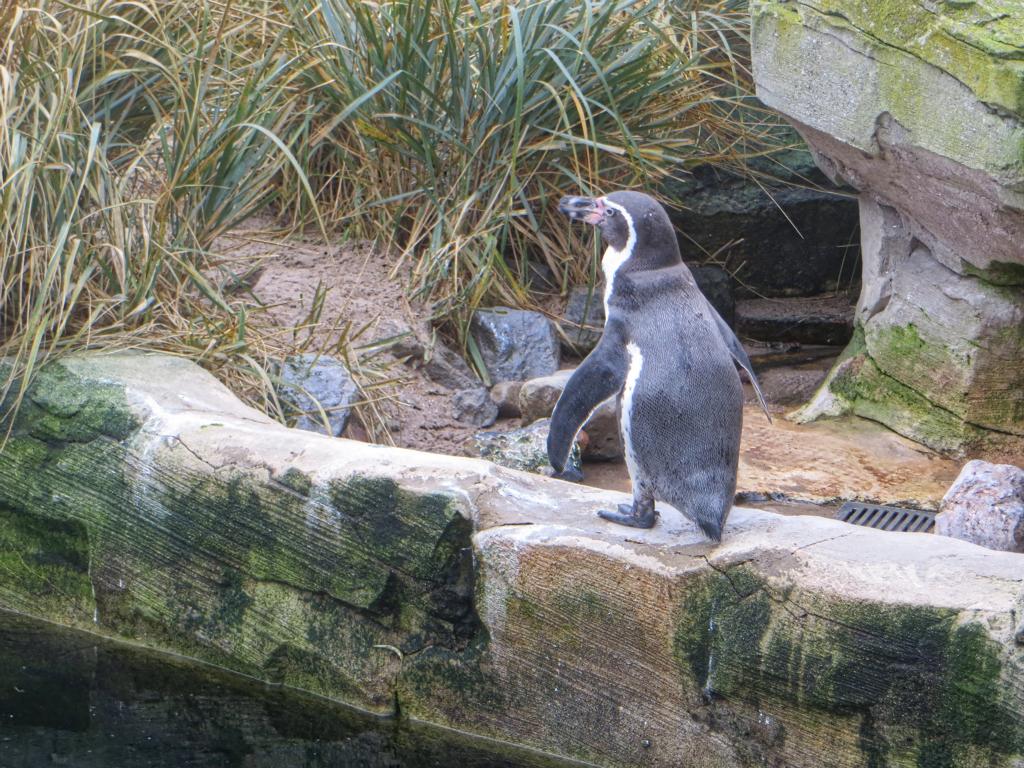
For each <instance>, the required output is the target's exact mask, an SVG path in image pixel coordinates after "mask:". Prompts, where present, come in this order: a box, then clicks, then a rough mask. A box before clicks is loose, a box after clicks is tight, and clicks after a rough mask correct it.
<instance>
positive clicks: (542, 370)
mask: <svg viewBox="0 0 1024 768" xmlns="http://www.w3.org/2000/svg"><path fill="white" fill-rule="evenodd" d="M470 331H471V333H472V335H473V339H474V340H475V341H476V344H477V347H478V348H479V350H480V355H481V357H482V358H483V362H484V366H485V367H486V368H487V373H488V375H489V376H490V378H491V381H492V383H497V382H499V381H525V380H527V379H532V378H536V377H537V376H547V375H548V374H551V373H554V372H555V371H557V370H558V361H559V345H558V335H557V334H556V333H555V329H554V326H553V325H552V324H551V321H550V320H548V319H547V318H546V317H545V316H544V315H542V314H541V313H540V312H532V311H528V310H523V309H508V308H507V307H495V308H494V309H478V310H477V311H476V312H474V313H473V320H472V324H471V328H470Z"/></svg>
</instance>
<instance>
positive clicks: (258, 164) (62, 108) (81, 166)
mask: <svg viewBox="0 0 1024 768" xmlns="http://www.w3.org/2000/svg"><path fill="white" fill-rule="evenodd" d="M215 7H217V8H220V10H219V11H215V10H214V8H215ZM254 42H256V43H258V45H255V46H254V45H253V44H254ZM0 46H2V47H0V355H2V356H5V357H8V358H9V359H10V360H11V361H13V363H14V365H13V368H12V369H11V375H10V377H9V378H8V379H7V380H6V381H4V382H0V386H2V390H0V400H5V399H6V400H7V402H14V403H17V402H19V401H20V398H21V396H23V394H24V390H25V388H26V387H27V386H28V384H29V382H30V381H31V379H32V376H33V373H34V372H35V370H36V369H37V368H38V367H39V366H40V365H41V364H43V363H44V362H45V361H47V360H48V359H50V358H52V357H54V356H55V355H59V354H62V353H65V352H68V351H79V350H86V349H96V348H147V349H158V350H161V351H164V352H168V353H171V354H177V355H182V356H186V357H189V358H191V359H193V360H196V361H198V362H200V363H201V364H203V365H205V366H206V367H208V368H210V369H212V370H214V372H216V373H217V374H218V375H219V376H220V377H221V378H222V379H224V380H226V381H228V383H229V384H231V385H232V386H233V388H234V389H235V390H236V391H238V392H239V393H241V394H242V395H243V396H245V397H247V399H249V400H250V402H253V403H255V404H257V405H259V406H261V407H263V408H264V409H265V410H267V411H269V412H271V413H277V414H279V413H280V407H279V405H278V404H277V402H276V400H275V398H274V387H273V380H272V375H273V364H272V361H273V360H274V359H280V358H281V357H284V356H285V355H287V354H289V353H293V352H296V351H301V349H297V348H296V344H295V339H294V337H293V338H288V335H287V334H285V333H275V332H272V331H270V330H268V329H265V328H263V327H262V326H261V322H260V312H261V308H260V307H259V306H258V305H257V304H256V303H255V302H253V301H252V300H251V298H250V297H247V296H245V295H244V294H239V293H237V292H231V291H227V290H225V289H224V288H223V287H222V286H223V284H224V283H225V282H227V281H225V280H218V279H216V276H217V275H218V274H222V273H223V265H222V264H221V260H220V259H218V257H217V256H216V255H215V254H213V253H211V252H210V250H209V248H210V245H211V243H212V242H213V241H214V239H215V238H216V237H217V236H218V235H220V234H222V233H224V232H225V231H227V230H229V229H231V228H232V227H233V226H235V225H236V224H238V223H239V222H241V221H242V220H244V219H246V218H248V217H249V216H251V215H252V214H254V213H256V212H257V211H259V210H261V209H262V208H264V207H265V206H266V205H267V204H268V203H270V202H272V201H273V199H274V196H275V194H276V189H277V187H276V186H275V184H274V183H273V179H274V178H275V177H276V176H277V175H279V174H280V173H281V171H282V169H283V168H284V167H285V166H288V167H289V168H290V170H291V173H292V174H293V176H294V177H295V178H297V179H298V180H299V185H300V186H302V185H303V184H304V176H303V173H302V169H301V168H300V167H299V166H297V164H296V161H295V157H294V155H293V154H292V151H291V147H292V145H293V142H294V139H295V138H296V136H297V135H298V133H297V131H298V130H299V127H300V126H301V119H298V118H297V117H296V115H295V113H294V110H293V106H294V105H295V104H296V102H295V101H294V99H293V90H294V89H293V88H292V82H291V81H292V78H293V77H294V72H295V71H296V68H295V66H294V62H293V61H292V59H291V56H290V54H289V53H288V52H287V51H286V50H285V47H284V46H283V44H282V30H281V29H280V28H278V29H274V28H273V27H272V26H268V25H266V24H264V23H263V19H262V18H261V17H259V16H246V12H245V8H244V6H241V9H240V7H234V8H233V7H232V6H231V4H230V3H228V4H227V7H226V8H225V7H221V6H214V4H212V3H205V2H200V3H196V2H185V1H184V0H181V1H178V2H175V1H172V2H162V1H160V0H144V1H141V2H140V1H139V0H132V1H131V2H128V1H124V2H122V1H120V0H118V1H115V2H111V1H104V0H89V1H88V2H84V3H82V4H81V5H77V6H72V5H69V4H66V3H62V2H48V0H38V1H37V2H36V3H34V4H32V5H28V6H19V7H17V8H16V9H15V10H14V11H13V12H12V13H11V18H10V19H9V23H8V26H7V28H6V31H5V33H4V37H3V39H2V40H0ZM227 269H230V266H229V267H227ZM315 321H316V318H311V320H310V322H315ZM11 396H13V397H11Z"/></svg>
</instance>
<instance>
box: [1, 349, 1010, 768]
mask: <svg viewBox="0 0 1024 768" xmlns="http://www.w3.org/2000/svg"><path fill="white" fill-rule="evenodd" d="M623 500H625V497H624V496H623V495H621V494H613V493H608V492H604V491H598V490H594V489H589V488H584V487H579V486H575V485H570V484H568V483H562V482H559V481H555V480H550V479H547V478H543V477H538V476H532V475H525V474H522V473H518V472H514V471H511V470H506V469H502V468H499V467H495V466H494V465H492V464H489V463H487V462H484V461H480V460H470V459H461V458H454V457H448V456H433V455H428V454H420V453H416V452H412V451H404V450H398V449H388V448H382V447H376V446H371V445H366V444H362V443H356V442H352V441H348V440H343V439H342V440H338V439H332V438H328V437H325V436H321V435H316V434H312V433H309V432H302V431H299V430H288V429H285V428H283V427H281V426H279V425H277V424H275V423H273V422H271V421H269V420H268V419H266V418H265V417H263V416H262V415H260V414H258V413H256V412H255V411H253V410H251V409H249V408H246V407H244V406H242V405H241V404H240V403H239V402H238V401H237V400H236V399H234V398H233V397H232V396H231V395H230V394H229V393H228V392H227V391H226V390H225V389H224V388H223V387H221V386H220V385H219V384H218V383H217V382H216V381H214V380H213V378H212V377H211V376H209V375H208V374H205V373H203V372H201V371H199V370H198V369H197V368H194V367H193V366H191V365H190V364H188V363H186V362H184V361H181V360H178V359H174V358H166V357H160V356H153V355H146V356H144V355H112V356H103V357H95V358H67V359H65V360H64V361H63V362H62V363H60V364H55V365H51V366H50V367H49V368H47V369H45V370H44V371H43V372H41V373H40V374H39V375H38V378H37V379H36V381H35V383H34V384H33V386H32V387H31V388H30V390H29V392H28V394H27V398H26V400H25V402H24V403H23V404H22V407H21V410H20V412H19V415H18V418H17V422H16V423H15V424H14V425H13V432H12V433H11V436H10V438H9V439H8V441H7V443H6V444H5V445H4V447H3V450H2V452H0V607H2V608H9V609H14V610H17V611H21V612H24V613H27V614H31V615H33V616H38V617H42V618H46V619H50V620H53V621H57V622H59V623H61V624H66V625H70V626H75V627H80V628H87V629H89V630H91V631H93V632H98V633H101V634H104V635H110V636H114V637H121V638H130V639H132V640H134V641H137V642H140V643H142V644H145V645H149V646H153V647H155V648H158V649H161V650H165V651H173V652H175V653H177V654H180V655H183V656H185V657H190V658H193V659H200V660H204V661H209V662H214V663H216V664H218V665H220V666H222V667H224V668H227V669H230V670H235V671H238V672H243V673H246V674H248V675H251V676H253V677H255V678H257V679H259V680H265V681H271V682H274V683H279V684H282V685H284V686H288V687H293V688H301V689H305V690H309V691H313V692H316V693H319V694H322V695H324V696H327V697H330V698H332V699H337V700H341V701H345V702H348V703H351V704H355V705H358V706H361V707H364V708H366V709H369V710H372V711H375V712H379V713H391V712H394V711H395V707H396V705H397V706H398V708H399V709H400V711H401V713H402V714H403V716H407V717H410V718H413V719H416V720H423V721H429V722H433V723H439V724H443V725H447V726H452V727H454V728H457V729H460V730H463V731H467V732H471V733H476V734H483V735H487V736H492V737H497V738H500V739H503V740H509V741H513V742H518V743H521V744H526V745H530V746H534V747H539V748H541V749H544V750H547V751H549V752H552V753H555V754H559V755H564V756H571V757H575V758H582V759H585V760H588V761H591V762H593V763H595V764H597V765H603V766H623V767H624V766H632V767H636V766H641V767H642V766H672V767H673V768H679V767H682V768H689V767H692V768H697V766H700V767H701V768H707V767H708V766H721V768H726V767H727V766H728V767H729V768H734V767H735V766H755V765H757V766H761V765H785V766H796V767H800V766H806V767H807V768H811V767H812V766H813V767H814V768H818V767H819V766H822V765H830V766H840V767H846V766H850V767H851V768H852V767H853V766H871V765H929V766H965V767H966V766H977V765H986V766H1003V767H1005V768H1009V767H1010V766H1017V765H1020V761H1021V759H1022V758H1024V648H1022V647H1021V646H1020V645H1018V643H1017V641H1015V639H1014V638H1015V634H1016V635H1018V636H1021V637H1024V631H1022V629H1021V627H1020V624H1021V622H1020V617H1021V615H1022V611H1024V579H1022V572H1024V569H1022V558H1021V556H1020V555H1016V554H1012V553H1005V552H992V551H988V550H983V549H980V548H977V547H975V546H973V545H970V544H966V543H964V542H961V541H956V540H951V539H946V538H944V537H935V536H930V535H924V534H887V533H883V532H879V531H873V530H869V529H862V528H856V527H852V526H847V525H844V524H842V523H838V522H836V521H833V520H826V519H823V518H812V517H782V516H778V515H773V514H770V513H764V512H755V511H751V510H744V509H736V510H734V511H733V513H732V517H731V519H730V521H729V524H728V526H727V527H726V533H725V541H724V543H723V544H721V545H720V546H717V547H712V546H709V544H708V543H707V542H706V541H704V540H703V539H702V537H701V536H700V535H699V534H698V532H697V530H696V529H695V527H694V526H692V525H691V524H689V523H688V522H686V521H685V520H684V519H683V518H682V516H681V515H679V513H677V512H676V511H674V510H672V509H671V508H668V507H663V508H662V510H661V511H662V515H661V520H660V522H659V524H658V525H657V527H656V528H654V529H653V530H651V531H636V530H632V529H625V528H621V527H616V526H613V525H610V524H606V523H604V522H602V521H600V520H599V519H597V518H596V517H595V515H594V512H595V510H597V509H599V508H602V507H608V506H610V505H612V506H613V505H615V504H616V503H619V502H621V501H623Z"/></svg>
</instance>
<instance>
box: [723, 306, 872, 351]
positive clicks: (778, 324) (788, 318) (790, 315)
mask: <svg viewBox="0 0 1024 768" xmlns="http://www.w3.org/2000/svg"><path fill="white" fill-rule="evenodd" d="M736 332H737V333H738V334H740V335H741V336H743V337H745V338H749V339H757V340H758V341H795V342H800V343H801V344H822V345H827V346H836V345H841V344H846V343H847V342H848V341H849V340H850V339H851V338H852V337H853V304H851V303H850V297H849V296H848V295H846V294H842V293H839V294H833V295H829V296H809V297H806V298H796V299H743V300H742V301H740V302H739V303H738V304H737V305H736Z"/></svg>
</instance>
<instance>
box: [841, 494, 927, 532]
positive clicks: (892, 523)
mask: <svg viewBox="0 0 1024 768" xmlns="http://www.w3.org/2000/svg"><path fill="white" fill-rule="evenodd" d="M836 519H837V520H842V521H843V522H844V523H851V524H853V525H863V526H866V527H868V528H878V529H879V530H882V531H897V532H899V533H931V531H932V529H933V528H934V527H935V513H934V512H924V511H922V510H920V509H903V508H901V507H883V506H881V505H879V504H863V503H861V502H859V501H848V502H846V503H845V504H843V506H841V507H840V508H839V511H838V512H836Z"/></svg>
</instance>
